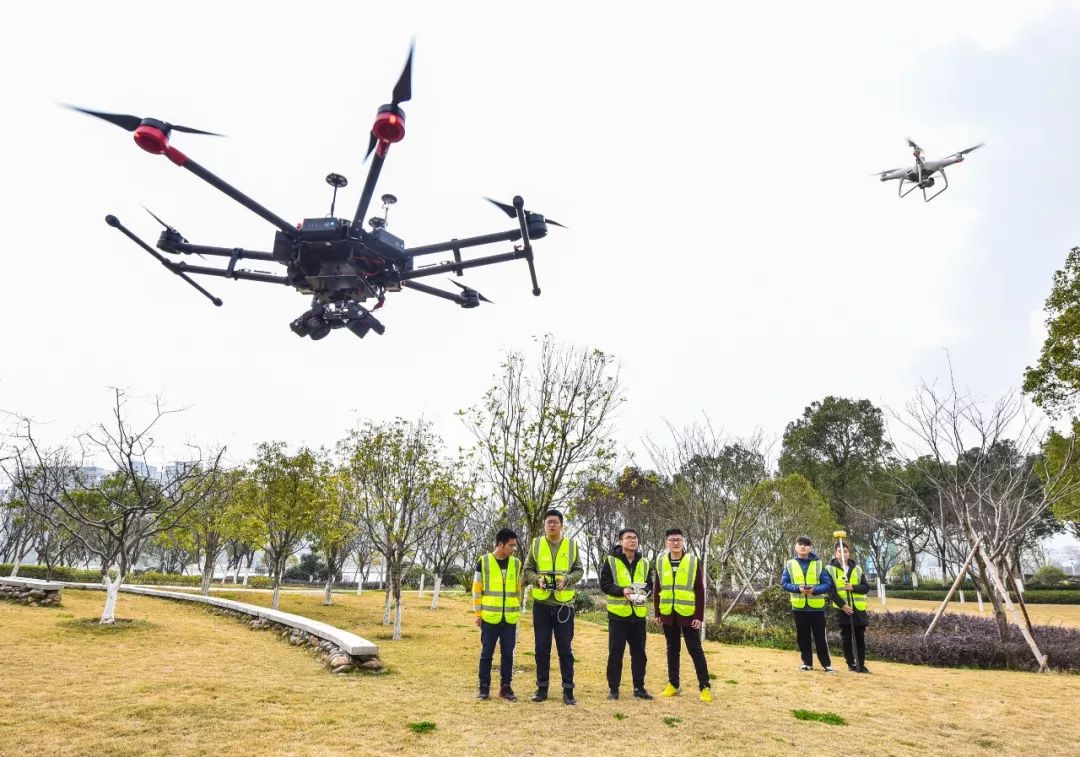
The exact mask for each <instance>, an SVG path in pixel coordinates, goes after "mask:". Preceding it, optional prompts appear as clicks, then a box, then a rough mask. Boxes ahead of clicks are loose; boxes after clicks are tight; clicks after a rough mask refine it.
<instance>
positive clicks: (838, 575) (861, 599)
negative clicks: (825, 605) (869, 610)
mask: <svg viewBox="0 0 1080 757" xmlns="http://www.w3.org/2000/svg"><path fill="white" fill-rule="evenodd" d="M825 570H827V571H829V574H830V575H831V576H832V577H833V581H834V582H835V583H836V588H837V591H843V589H841V588H840V587H841V586H843V585H844V584H845V583H849V584H851V585H852V586H858V584H859V582H860V581H861V580H862V568H860V567H859V566H858V565H856V566H855V567H854V568H852V569H851V574H850V575H849V576H848V580H847V581H845V580H844V569H843V568H839V567H837V566H835V565H829V566H827V567H826V568H825ZM844 594H847V592H846V591H844ZM845 599H847V597H845ZM848 601H849V602H851V605H852V607H854V608H855V609H856V610H862V611H863V612H865V611H866V595H865V594H856V593H855V592H851V599H850V600H848ZM832 606H833V607H835V608H836V609H838V610H839V609H840V607H841V605H838V604H837V603H836V602H833V603H832Z"/></svg>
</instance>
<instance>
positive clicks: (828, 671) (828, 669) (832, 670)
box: [824, 665, 836, 673]
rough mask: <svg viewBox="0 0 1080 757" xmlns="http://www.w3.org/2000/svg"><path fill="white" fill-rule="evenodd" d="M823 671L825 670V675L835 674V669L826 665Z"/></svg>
mask: <svg viewBox="0 0 1080 757" xmlns="http://www.w3.org/2000/svg"><path fill="white" fill-rule="evenodd" d="M824 670H825V672H826V673H835V672H836V668H833V667H830V666H828V665H826V666H825V668H824Z"/></svg>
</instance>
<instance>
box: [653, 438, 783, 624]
mask: <svg viewBox="0 0 1080 757" xmlns="http://www.w3.org/2000/svg"><path fill="white" fill-rule="evenodd" d="M669 429H670V430H671V436H672V440H671V446H670V447H662V446H660V445H658V444H657V443H655V442H653V441H652V440H647V442H646V445H647V447H648V449H649V454H650V455H651V456H652V460H653V463H654V465H655V466H656V469H657V471H658V472H659V473H660V474H661V475H663V476H664V477H666V478H668V479H670V480H671V486H670V487H669V488H668V490H667V492H668V493H667V499H668V502H667V507H668V512H669V515H670V517H671V520H672V522H673V523H677V524H680V525H681V526H682V527H683V528H684V529H685V530H686V536H687V542H688V544H689V545H690V546H691V547H692V548H693V549H696V550H699V551H700V552H701V555H702V560H701V562H702V571H703V573H704V575H705V576H706V594H708V589H709V587H710V584H711V586H712V588H713V589H714V592H715V595H716V601H715V605H714V617H715V621H716V622H719V621H720V620H721V618H722V617H723V603H722V590H723V585H724V579H725V577H729V578H730V577H732V576H736V575H738V574H739V573H740V572H742V566H740V565H738V563H737V562H735V561H734V558H735V556H736V550H737V549H738V548H739V547H740V546H742V545H745V544H746V543H747V541H748V540H749V539H750V538H751V536H752V534H753V533H754V531H755V530H757V529H758V528H759V526H760V524H761V522H762V520H763V518H764V516H765V514H766V513H767V509H766V508H764V507H762V505H761V499H760V497H759V496H757V495H758V490H759V489H760V488H761V487H762V486H763V485H765V484H766V483H767V482H768V481H769V474H768V469H767V466H766V462H765V460H766V445H765V444H764V440H763V439H762V438H761V437H760V435H759V436H755V437H752V438H750V439H747V440H742V441H729V440H727V439H725V438H724V437H723V436H722V435H721V434H719V433H717V432H716V431H715V430H714V429H713V427H712V425H711V424H709V423H708V422H706V423H705V424H695V425H691V426H689V427H687V428H685V429H682V430H677V429H675V428H674V427H672V426H670V425H669ZM706 601H707V600H706ZM702 628H703V630H704V625H703V626H702Z"/></svg>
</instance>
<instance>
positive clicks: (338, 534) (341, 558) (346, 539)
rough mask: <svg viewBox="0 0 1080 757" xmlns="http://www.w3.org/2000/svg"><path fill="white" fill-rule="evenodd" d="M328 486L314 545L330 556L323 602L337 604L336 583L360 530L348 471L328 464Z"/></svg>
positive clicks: (325, 474)
mask: <svg viewBox="0 0 1080 757" xmlns="http://www.w3.org/2000/svg"><path fill="white" fill-rule="evenodd" d="M321 475H322V477H323V479H324V481H323V485H324V487H325V489H326V499H325V501H324V505H325V508H324V510H323V512H322V513H320V515H319V517H318V518H317V519H316V522H315V525H314V527H313V528H312V532H311V535H312V546H313V547H314V548H315V549H316V550H317V551H319V552H321V553H322V554H323V557H324V558H325V559H326V583H325V585H324V587H323V589H324V591H323V604H324V605H332V604H333V603H334V598H333V593H332V592H333V589H334V582H335V581H336V580H337V579H338V577H339V576H340V575H341V570H342V568H344V567H345V560H346V559H347V558H348V557H349V554H350V553H351V552H352V551H353V550H354V549H355V547H356V542H357V537H358V535H359V532H360V524H359V512H358V507H357V496H356V492H355V491H354V489H353V487H352V486H351V484H352V478H351V477H350V476H349V474H348V471H347V470H344V469H342V470H333V469H331V467H330V465H329V464H328V463H327V464H324V466H323V471H322V473H321Z"/></svg>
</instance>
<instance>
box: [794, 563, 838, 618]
mask: <svg viewBox="0 0 1080 757" xmlns="http://www.w3.org/2000/svg"><path fill="white" fill-rule="evenodd" d="M794 559H796V560H798V561H799V565H800V566H801V567H802V569H803V575H806V571H807V569H808V568H809V567H810V561H811V560H818V559H820V558H818V556H817V555H816V554H814V553H813V552H811V553H810V556H809V557H807V558H806V559H805V560H802V559H800V558H798V557H796V558H794ZM818 581H820V583H818V584H815V585H814V594H831V593H833V592H834V591H835V587H834V586H833V580H832V576H830V575H829V571H827V570H825V563H824V561H823V562H822V563H821V575H820V576H818ZM780 585H781V586H783V587H784V591H786V592H788V593H790V594H798V593H799V587H798V586H797V585H795V584H793V583H792V582H791V576H790V575H789V574H788V569H787V563H786V562H785V563H784V574H783V575H782V576H780ZM825 604H826V605H828V604H829V603H828V602H826V603H825ZM792 609H793V610H795V612H825V608H824V607H821V608H818V609H814V608H813V607H800V608H798V609H796V608H792Z"/></svg>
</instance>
